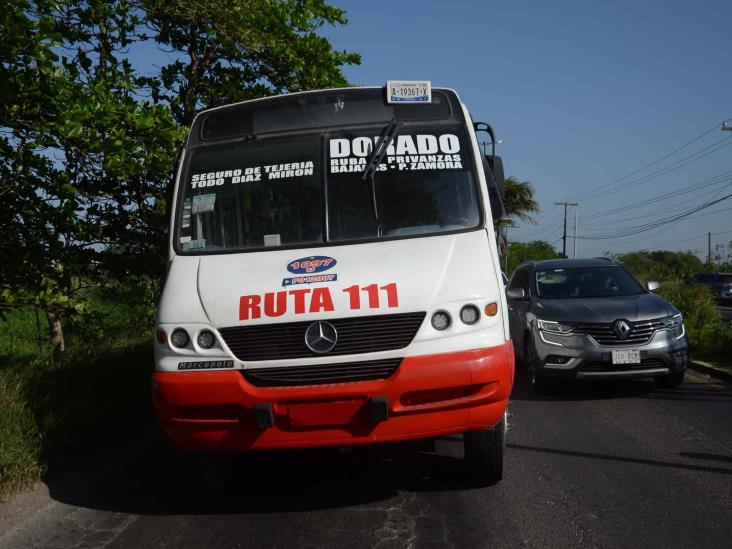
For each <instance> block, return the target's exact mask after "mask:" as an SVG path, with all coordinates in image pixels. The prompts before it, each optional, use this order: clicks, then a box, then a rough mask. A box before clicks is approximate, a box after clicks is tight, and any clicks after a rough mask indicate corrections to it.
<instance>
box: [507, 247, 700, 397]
mask: <svg viewBox="0 0 732 549" xmlns="http://www.w3.org/2000/svg"><path fill="white" fill-rule="evenodd" d="M658 287H659V286H658V283H657V282H648V284H647V288H644V287H643V286H642V285H641V284H640V283H639V282H638V281H637V280H636V279H635V278H634V277H633V275H631V274H630V273H629V272H628V271H627V270H625V268H624V267H623V266H622V265H619V264H617V263H615V262H613V261H611V260H608V259H606V258H605V259H585V260H570V259H559V260H548V261H537V262H529V263H523V264H522V265H519V267H518V268H517V269H516V271H515V272H514V273H513V276H512V277H511V281H510V283H509V286H508V290H507V291H506V293H507V297H508V305H509V310H508V316H509V325H510V330H511V339H512V340H513V344H514V348H515V349H516V353H517V355H518V356H519V357H520V358H521V359H522V360H521V363H522V364H523V368H524V371H523V373H524V375H525V378H526V380H527V382H528V384H529V385H530V386H531V387H532V388H533V389H535V390H537V391H541V390H542V389H545V388H546V385H547V383H548V382H549V381H551V380H552V379H555V380H556V379H560V378H564V379H567V378H591V379H601V378H618V377H635V376H651V377H653V378H655V379H656V381H657V382H658V383H659V384H661V385H664V386H668V387H676V386H678V385H679V384H680V383H681V382H682V381H683V379H684V372H685V371H686V367H687V365H688V352H687V347H688V343H687V338H686V331H685V328H684V323H683V319H682V317H681V313H680V312H679V311H678V310H677V309H676V308H675V307H674V306H673V305H671V304H670V303H668V302H667V301H666V300H665V299H663V298H662V297H661V296H659V295H656V294H654V293H653V292H654V291H655V290H656V289H658Z"/></svg>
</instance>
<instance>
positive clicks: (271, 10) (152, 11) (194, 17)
mask: <svg viewBox="0 0 732 549" xmlns="http://www.w3.org/2000/svg"><path fill="white" fill-rule="evenodd" d="M140 5H141V6H142V8H143V9H144V10H145V13H146V17H145V23H146V25H147V26H148V27H149V28H151V29H153V33H154V34H153V36H154V39H155V41H156V42H157V43H158V44H160V45H161V46H163V47H164V48H165V49H172V50H173V51H175V52H178V53H179V54H180V58H178V59H176V60H175V61H173V62H171V63H170V64H168V65H166V66H164V67H162V69H161V70H160V74H159V75H155V76H151V77H144V78H141V79H140V82H141V83H143V84H145V85H146V86H149V88H150V90H151V93H152V97H153V99H154V100H155V101H156V102H158V101H162V102H165V103H166V104H168V105H169V106H170V107H171V109H172V111H173V114H174V116H175V119H176V120H177V121H178V122H179V123H181V124H184V125H189V124H190V123H191V122H192V120H193V116H194V115H195V112H196V111H197V110H199V109H200V108H201V107H203V106H214V105H219V104H222V103H227V102H232V101H242V100H246V99H254V98H258V97H262V96H266V95H272V94H277V93H284V92H296V91H303V90H311V89H318V88H328V87H343V86H346V85H347V82H346V79H345V78H344V76H343V73H342V72H341V66H342V65H344V64H351V63H359V62H360V57H359V56H358V55H357V54H353V53H348V52H344V51H335V50H333V48H332V46H331V44H330V43H329V42H328V40H327V39H326V38H324V37H322V36H320V35H319V34H318V33H317V31H318V30H319V29H321V28H322V27H323V26H324V25H343V24H345V23H347V20H346V17H345V13H344V11H343V10H341V9H339V8H335V7H333V6H329V5H328V4H326V3H325V2H324V1H323V0H247V1H245V2H230V1H227V0H209V1H207V2H201V3H191V2H188V1H184V0H141V2H140Z"/></svg>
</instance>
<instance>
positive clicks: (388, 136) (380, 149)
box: [361, 118, 403, 236]
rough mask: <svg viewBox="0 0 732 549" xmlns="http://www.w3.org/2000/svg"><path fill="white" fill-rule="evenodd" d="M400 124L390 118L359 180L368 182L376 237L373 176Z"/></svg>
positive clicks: (377, 217) (378, 234)
mask: <svg viewBox="0 0 732 549" xmlns="http://www.w3.org/2000/svg"><path fill="white" fill-rule="evenodd" d="M402 122H403V121H402V120H397V119H395V118H392V119H391V121H390V122H389V123H388V124H387V125H386V127H385V128H384V129H383V130H382V132H381V135H380V136H379V139H378V140H377V141H376V144H375V145H374V150H373V151H371V157H370V158H369V161H368V162H367V163H366V168H365V169H364V171H363V175H362V176H361V179H362V180H363V181H368V182H369V184H370V185H371V202H372V204H373V206H374V218H375V219H376V234H377V236H381V222H380V221H379V206H378V204H377V202H376V183H375V182H374V174H375V173H376V170H378V169H379V165H380V164H381V161H382V159H383V158H384V155H385V154H386V149H387V148H389V145H391V142H392V141H393V140H394V138H395V137H396V136H397V134H398V133H399V128H401V125H402Z"/></svg>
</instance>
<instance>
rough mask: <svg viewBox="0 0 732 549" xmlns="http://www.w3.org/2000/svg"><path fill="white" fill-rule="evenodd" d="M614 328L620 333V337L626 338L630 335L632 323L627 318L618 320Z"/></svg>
mask: <svg viewBox="0 0 732 549" xmlns="http://www.w3.org/2000/svg"><path fill="white" fill-rule="evenodd" d="M613 330H615V333H616V334H617V335H618V339H625V338H627V337H628V336H629V335H630V330H631V328H630V324H628V323H627V322H626V321H625V320H616V321H615V325H614V326H613Z"/></svg>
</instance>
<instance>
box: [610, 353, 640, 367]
mask: <svg viewBox="0 0 732 549" xmlns="http://www.w3.org/2000/svg"><path fill="white" fill-rule="evenodd" d="M640 361H641V359H640V350H638V349H614V350H613V364H640Z"/></svg>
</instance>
